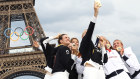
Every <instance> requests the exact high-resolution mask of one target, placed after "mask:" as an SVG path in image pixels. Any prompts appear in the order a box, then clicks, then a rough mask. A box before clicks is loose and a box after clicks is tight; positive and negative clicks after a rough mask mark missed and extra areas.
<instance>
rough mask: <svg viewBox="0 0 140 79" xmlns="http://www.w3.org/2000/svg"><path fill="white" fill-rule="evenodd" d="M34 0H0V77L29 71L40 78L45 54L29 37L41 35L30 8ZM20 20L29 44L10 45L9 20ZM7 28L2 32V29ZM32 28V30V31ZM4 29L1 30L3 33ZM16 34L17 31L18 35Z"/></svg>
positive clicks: (41, 31)
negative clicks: (23, 24)
mask: <svg viewBox="0 0 140 79" xmlns="http://www.w3.org/2000/svg"><path fill="white" fill-rule="evenodd" d="M34 6H35V0H0V79H13V78H16V77H19V76H23V75H32V76H36V77H39V78H41V79H44V75H45V70H44V67H45V66H46V60H45V56H44V54H43V53H42V51H41V50H39V49H37V48H35V47H34V46H33V41H38V40H40V38H43V37H45V34H44V31H43V29H42V27H41V24H40V22H39V19H38V17H37V14H36V12H35V9H34ZM15 21H24V23H25V26H26V27H28V26H30V28H33V29H30V28H28V29H27V31H26V32H27V33H28V34H32V35H30V36H29V41H30V44H31V45H25V46H18V47H10V38H8V37H6V36H5V34H6V35H7V36H11V31H12V30H10V29H7V28H11V22H15ZM6 29H7V31H6V32H5V30H6ZM32 31H34V33H32ZM4 33H5V34H4ZM18 36H19V35H18ZM27 48H32V49H33V50H34V51H23V52H22V53H19V52H18V51H17V52H16V53H9V52H10V50H18V49H27Z"/></svg>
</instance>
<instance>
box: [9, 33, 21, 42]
mask: <svg viewBox="0 0 140 79" xmlns="http://www.w3.org/2000/svg"><path fill="white" fill-rule="evenodd" d="M14 33H15V34H18V33H17V32H14ZM12 34H13V32H12V33H11V34H10V39H11V40H12V41H18V39H19V34H18V38H17V39H16V40H13V39H12V38H11V35H12Z"/></svg>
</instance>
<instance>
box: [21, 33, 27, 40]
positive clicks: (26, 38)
mask: <svg viewBox="0 0 140 79" xmlns="http://www.w3.org/2000/svg"><path fill="white" fill-rule="evenodd" d="M25 33H26V32H25ZM27 33H28V32H27ZM22 34H23V33H22ZM19 36H20V38H21V39H22V40H27V39H28V38H29V33H28V37H27V38H26V39H23V38H22V37H21V33H20V35H19Z"/></svg>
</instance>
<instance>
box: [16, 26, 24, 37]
mask: <svg viewBox="0 0 140 79" xmlns="http://www.w3.org/2000/svg"><path fill="white" fill-rule="evenodd" d="M18 28H19V29H21V30H22V32H21V33H22V35H23V32H24V31H23V29H22V28H21V27H17V28H15V30H14V32H16V30H17V29H18ZM21 33H20V34H21ZM15 35H16V34H15ZM16 36H17V35H16Z"/></svg>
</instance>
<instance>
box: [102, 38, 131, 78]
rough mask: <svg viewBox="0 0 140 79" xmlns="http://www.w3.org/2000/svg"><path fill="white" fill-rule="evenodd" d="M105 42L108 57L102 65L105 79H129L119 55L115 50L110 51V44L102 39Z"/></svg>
mask: <svg viewBox="0 0 140 79" xmlns="http://www.w3.org/2000/svg"><path fill="white" fill-rule="evenodd" d="M102 38H103V40H104V41H106V42H105V44H104V45H105V49H106V53H107V56H108V61H107V63H105V64H104V65H103V67H104V71H105V74H106V79H131V78H130V77H129V75H128V74H127V72H128V70H127V68H126V67H125V65H124V63H123V61H122V60H121V58H120V55H119V54H118V53H117V51H116V50H113V49H112V46H111V44H110V42H109V41H108V40H107V39H106V38H104V37H102Z"/></svg>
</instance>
